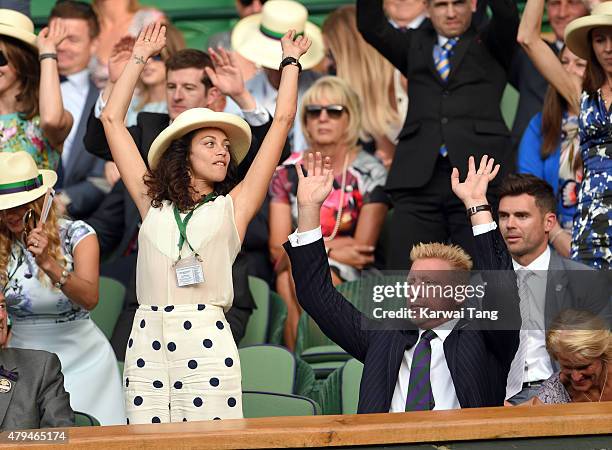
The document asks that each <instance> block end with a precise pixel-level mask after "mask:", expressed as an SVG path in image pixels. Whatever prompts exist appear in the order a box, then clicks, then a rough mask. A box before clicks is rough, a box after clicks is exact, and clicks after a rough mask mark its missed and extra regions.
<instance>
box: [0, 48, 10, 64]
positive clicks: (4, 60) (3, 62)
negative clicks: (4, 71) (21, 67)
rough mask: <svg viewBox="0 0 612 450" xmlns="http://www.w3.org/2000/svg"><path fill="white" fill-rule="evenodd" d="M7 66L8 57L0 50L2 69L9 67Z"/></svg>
mask: <svg viewBox="0 0 612 450" xmlns="http://www.w3.org/2000/svg"><path fill="white" fill-rule="evenodd" d="M7 65H8V59H6V56H4V53H3V52H2V50H0V67H3V66H7Z"/></svg>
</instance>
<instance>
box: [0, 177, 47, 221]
mask: <svg viewBox="0 0 612 450" xmlns="http://www.w3.org/2000/svg"><path fill="white" fill-rule="evenodd" d="M38 173H39V174H41V175H42V177H43V182H42V186H40V187H37V188H36V189H32V190H31V191H24V192H15V193H12V194H3V195H0V211H1V210H4V209H10V208H15V207H17V206H21V205H26V204H28V203H30V202H33V201H34V200H36V199H37V198H40V197H42V196H43V195H45V194H46V193H47V189H49V188H50V187H53V186H55V183H57V174H56V173H55V172H54V171H52V170H39V171H38Z"/></svg>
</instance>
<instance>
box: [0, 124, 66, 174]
mask: <svg viewBox="0 0 612 450" xmlns="http://www.w3.org/2000/svg"><path fill="white" fill-rule="evenodd" d="M0 151H3V152H20V151H25V152H28V153H29V154H30V155H32V158H34V161H36V165H37V166H38V168H39V169H50V170H56V169H57V166H58V164H59V159H60V152H59V151H58V150H57V149H54V148H53V147H52V146H51V144H50V143H49V141H48V139H47V138H46V137H44V136H43V132H42V129H41V128H40V117H39V116H35V117H34V118H32V119H30V120H26V119H23V118H22V117H20V115H19V113H11V114H0Z"/></svg>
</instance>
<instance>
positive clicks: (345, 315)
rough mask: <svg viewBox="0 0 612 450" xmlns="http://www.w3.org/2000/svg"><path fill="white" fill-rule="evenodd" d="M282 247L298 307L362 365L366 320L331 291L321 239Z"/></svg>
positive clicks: (336, 292) (365, 350)
mask: <svg viewBox="0 0 612 450" xmlns="http://www.w3.org/2000/svg"><path fill="white" fill-rule="evenodd" d="M284 247H285V250H286V251H287V254H288V255H289V259H290V260H291V272H292V274H293V279H294V281H295V289H296V293H297V298H298V301H299V302H300V305H302V307H303V308H304V310H305V311H306V312H307V313H308V314H310V316H311V317H312V318H313V319H314V320H315V322H316V323H317V325H319V327H320V328H321V330H322V331H323V333H325V335H326V336H327V337H329V338H330V339H331V340H332V341H334V342H335V343H336V344H338V345H339V346H340V347H342V348H343V349H344V350H346V351H347V352H348V353H349V354H350V355H351V356H353V357H354V358H356V359H358V360H359V361H361V362H363V361H364V359H365V355H366V352H367V349H368V341H369V333H368V331H367V329H366V328H365V327H364V326H363V325H364V323H365V321H367V320H369V319H367V318H366V317H365V316H363V315H362V314H361V313H360V312H359V311H358V310H357V309H356V308H355V307H354V306H353V305H351V304H350V303H349V302H348V300H346V299H345V298H344V297H343V296H342V294H340V293H339V292H338V291H337V290H336V288H334V285H333V284H332V280H331V274H330V269H329V264H328V262H327V255H326V254H325V247H324V245H323V239H319V240H318V241H316V242H313V243H312V244H308V245H303V246H299V247H292V246H291V244H289V242H286V243H285V245H284Z"/></svg>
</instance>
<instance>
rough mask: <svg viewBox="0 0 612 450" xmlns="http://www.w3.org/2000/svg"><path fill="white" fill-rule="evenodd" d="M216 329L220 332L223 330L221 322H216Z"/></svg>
mask: <svg viewBox="0 0 612 450" xmlns="http://www.w3.org/2000/svg"><path fill="white" fill-rule="evenodd" d="M217 328H219V329H220V330H222V329H223V322H221V321H220V320H217Z"/></svg>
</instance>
